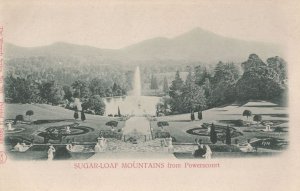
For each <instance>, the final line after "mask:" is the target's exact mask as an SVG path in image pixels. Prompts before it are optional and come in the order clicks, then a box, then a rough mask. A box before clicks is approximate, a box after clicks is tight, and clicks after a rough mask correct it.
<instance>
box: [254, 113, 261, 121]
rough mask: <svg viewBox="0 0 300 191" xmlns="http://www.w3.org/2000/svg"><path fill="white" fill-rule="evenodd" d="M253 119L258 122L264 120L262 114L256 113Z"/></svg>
mask: <svg viewBox="0 0 300 191" xmlns="http://www.w3.org/2000/svg"><path fill="white" fill-rule="evenodd" d="M253 121H256V122H260V121H262V116H261V115H254V117H253Z"/></svg>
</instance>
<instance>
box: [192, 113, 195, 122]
mask: <svg viewBox="0 0 300 191" xmlns="http://www.w3.org/2000/svg"><path fill="white" fill-rule="evenodd" d="M191 120H192V121H194V120H195V114H194V112H193V113H191Z"/></svg>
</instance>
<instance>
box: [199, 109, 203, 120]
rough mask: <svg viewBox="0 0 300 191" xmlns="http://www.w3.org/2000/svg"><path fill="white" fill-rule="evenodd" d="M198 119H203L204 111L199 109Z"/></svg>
mask: <svg viewBox="0 0 300 191" xmlns="http://www.w3.org/2000/svg"><path fill="white" fill-rule="evenodd" d="M198 119H199V120H202V111H198Z"/></svg>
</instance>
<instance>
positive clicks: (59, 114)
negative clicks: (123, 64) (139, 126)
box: [5, 104, 125, 143]
mask: <svg viewBox="0 0 300 191" xmlns="http://www.w3.org/2000/svg"><path fill="white" fill-rule="evenodd" d="M27 110H33V112H34V115H33V116H32V117H31V120H32V123H31V124H30V123H29V124H21V123H19V124H17V125H13V128H22V129H24V130H23V131H21V132H19V133H6V138H8V137H20V138H22V139H25V140H28V141H29V140H32V139H34V142H36V143H42V142H43V138H42V137H41V136H39V135H38V134H39V133H40V132H43V131H45V129H47V128H49V127H60V126H68V125H72V124H74V123H78V124H79V125H78V126H79V127H88V128H92V129H93V130H92V131H89V132H88V133H86V134H80V135H70V136H67V137H65V139H64V140H63V142H66V141H67V139H73V140H74V141H76V142H95V141H96V138H97V137H98V136H99V133H100V131H101V130H110V129H111V127H109V126H106V125H105V124H106V123H107V122H108V121H111V120H116V121H118V126H117V127H116V128H115V130H116V131H118V129H121V128H123V127H124V124H125V122H124V121H120V120H119V118H114V117H103V116H97V115H91V114H86V121H84V122H82V121H81V120H75V119H73V114H74V111H71V110H67V109H65V108H62V107H59V106H51V105H46V104H6V105H5V119H14V118H15V116H16V115H24V118H25V120H29V118H27V117H26V116H25V113H26V111H27ZM37 120H49V122H46V123H41V124H34V121H37ZM52 120H61V121H54V122H53V121H52ZM50 142H53V143H57V141H54V140H50Z"/></svg>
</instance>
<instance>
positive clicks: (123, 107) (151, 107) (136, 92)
mask: <svg viewBox="0 0 300 191" xmlns="http://www.w3.org/2000/svg"><path fill="white" fill-rule="evenodd" d="M159 99H160V98H159V97H155V96H142V82H141V72H140V67H139V66H137V67H136V68H135V72H134V76H133V90H132V91H131V93H130V94H129V96H126V97H122V98H120V97H114V98H109V99H105V100H104V102H105V105H106V108H105V110H106V114H107V115H108V114H113V115H114V114H117V111H118V108H119V110H120V111H121V112H122V114H123V115H136V116H142V115H144V114H149V115H155V113H156V104H157V103H158V102H159Z"/></svg>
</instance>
